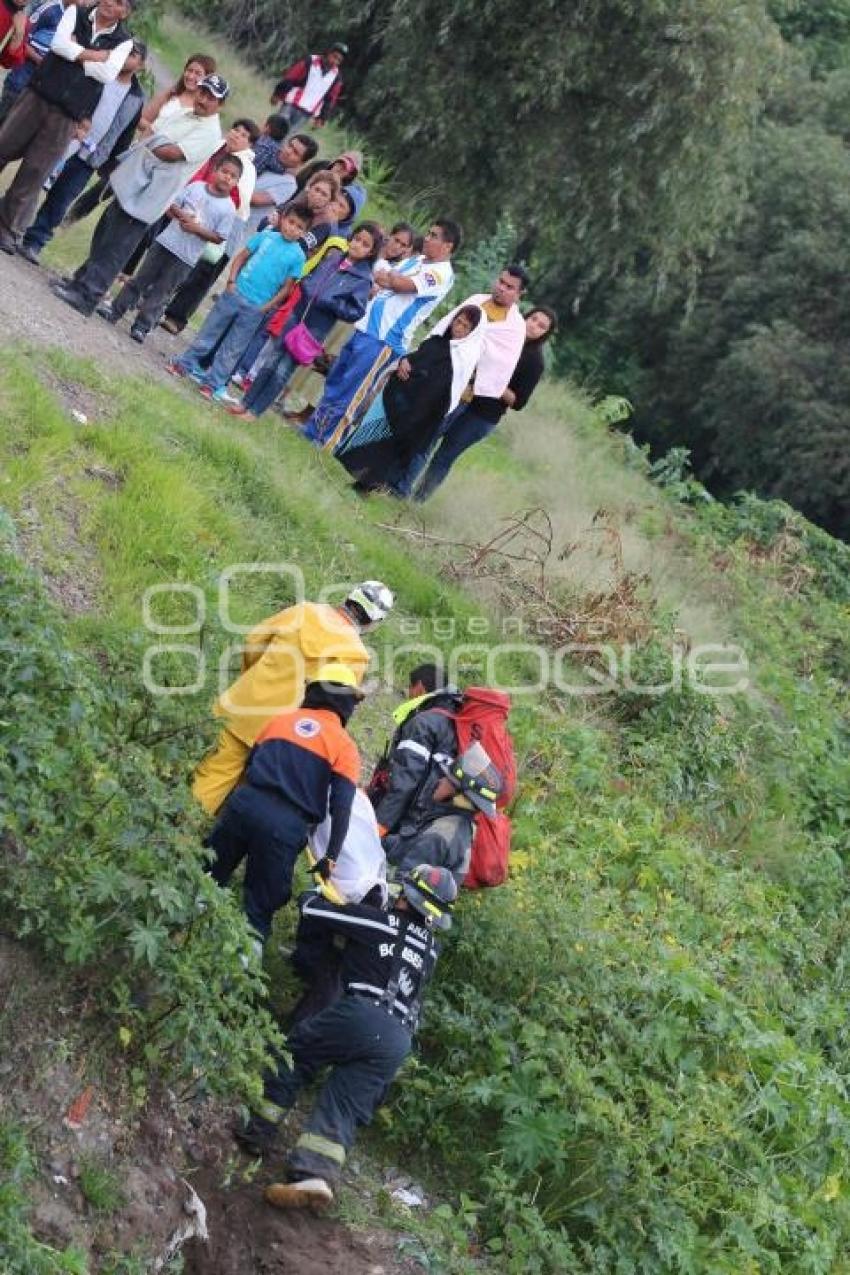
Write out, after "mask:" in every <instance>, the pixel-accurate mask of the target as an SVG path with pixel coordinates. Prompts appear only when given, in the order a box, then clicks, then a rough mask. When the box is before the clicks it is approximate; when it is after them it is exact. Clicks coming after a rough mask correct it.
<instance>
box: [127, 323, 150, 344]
mask: <svg viewBox="0 0 850 1275" xmlns="http://www.w3.org/2000/svg"><path fill="white" fill-rule="evenodd" d="M147 334H148V330H147V328H143V327H142V326H141V324H139V323H134V324H133V326H132V327H131V328H130V340H131V341H135V342H136V344H137V345H143V344H144V341H145V337H146V336H147Z"/></svg>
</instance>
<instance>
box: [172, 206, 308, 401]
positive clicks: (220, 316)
mask: <svg viewBox="0 0 850 1275" xmlns="http://www.w3.org/2000/svg"><path fill="white" fill-rule="evenodd" d="M311 221H312V215H311V213H310V211H309V209H307V208H306V207H303V206H302V207H299V206H297V205H295V204H290V206H289V207H288V208H287V210H286V212H285V214H284V215H283V216H282V217H281V219H280V224H279V226H278V228H277V229H276V230H264V231H262V232H261V233H260V234H256V235H252V236H251V238H250V239H249V240H248V242H247V243H246V245H245V247H244V248H242V249H241V250H240V251H239V252H238V253H237V254H236V256H235V257H234V259H233V261H232V262H231V265H230V272H229V276H228V280H227V287H226V289H225V291H224V293H223V294H222V296H220V297H219V299H218V301H216V303H215V305H214V306H213V308H212V310H210V312H209V314H208V315H207V317H206V320H205V321H204V325H203V327H202V328H201V330H200V332H199V333H198V335H197V337H196V338H195V340H194V341H193V342H192V344H191V345H190V346H189V348H188V350H186V351H185V353H184V354H182V355H181V356H180V358H179V359H176V360H175V361H174V362H173V363H167V364H166V369H165V370H166V371H167V372H170V373H171V375H172V376H191V377H192V378H193V379H195V380H196V381H198V383H199V385H200V390H201V393H202V394H203V395H204V397H205V398H209V399H213V398H215V397H216V396H219V397H220V396H221V395H223V393H224V392H225V391H226V389H227V383H228V381H229V380H230V378H231V376H232V375H233V373H234V371H235V370H236V367H237V366H238V364H239V360H240V359H241V358H242V355H243V354H244V352H245V348H246V346H247V345H248V343H249V342H250V340H251V338H252V337H253V336H254V334H255V332H256V331H257V329H258V328H259V327H260V325H261V324H262V323H263V322H264V321H265V316H266V315H267V314H268V313H269V312H270V311H271V310H274V309H276V308H277V306H279V305H280V304H281V303H282V302H283V301H285V299H286V298H287V296H288V295H289V293H290V292H291V291H292V289H293V287H294V286H295V281H296V280H297V279H298V278H299V277H300V275H301V271H302V270H303V268H304V262H305V260H306V258H305V256H304V252H303V250H302V249H301V247H300V246H299V244H298V240H299V239H300V237H301V236H302V235H303V234H304V231H305V230H308V229H309V227H310V223H311ZM213 350H216V354H215V357H214V359H213V361H212V363H211V364H210V366H209V368H207V369H206V370H204V369H203V368H202V367H201V364H200V360H201V359H203V358H204V357H205V356H206V355H207V354H210V353H211V352H212V351H213Z"/></svg>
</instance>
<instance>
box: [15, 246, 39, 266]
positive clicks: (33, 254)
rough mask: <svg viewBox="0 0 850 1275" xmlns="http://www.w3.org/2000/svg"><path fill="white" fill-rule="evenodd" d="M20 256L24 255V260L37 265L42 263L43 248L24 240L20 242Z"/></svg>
mask: <svg viewBox="0 0 850 1275" xmlns="http://www.w3.org/2000/svg"><path fill="white" fill-rule="evenodd" d="M18 256H19V257H23V259H24V261H28V262H29V263H30V265H32V266H37V265H39V264H40V262H39V257H40V256H41V249H40V248H36V246H35V244H31V243H27V242H26V241H24V242H23V243H19V244H18Z"/></svg>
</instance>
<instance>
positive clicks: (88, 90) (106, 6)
mask: <svg viewBox="0 0 850 1275" xmlns="http://www.w3.org/2000/svg"><path fill="white" fill-rule="evenodd" d="M134 4H135V0H98V3H97V4H96V5H95V6H94V7H93V8H92V9H86V8H84V7H83V6H82V5H77V4H70V5H68V7H67V9H66V10H65V12H64V14H63V15H62V18H61V20H60V22H59V26H58V27H57V28H56V33H55V35H54V37H53V41H52V43H51V46H50V52H49V53H48V54H47V56H46V57H45V59H44V61H43V62H42V63H41V65H40V66H39V67H38V69H37V70H36V72H35V74H34V76H33V78H32V82H31V84H30V86H29V88H26V89H24V91H23V93H21V95H20V97H19V98H18V100H17V102H16V103H15V104H14V106H13V107H12V109H11V110H10V112H9V114H8V115H7V116H6V119H5V120H4V122H3V124H2V127H0V169H2V168H3V167H4V166H5V165H6V164H8V163H10V162H11V161H12V160H16V159H19V160H21V165H20V167H19V169H18V171H17V173H16V174H15V177H14V179H13V181H12V184H11V185H10V186H9V189H8V190H7V191H6V193H5V195H4V196H3V199H2V202H0V248H1V249H2V250H3V251H4V252H8V253H13V252H15V251H16V250H17V242H18V238H19V236H20V234H21V231H22V230H23V229H24V227H26V226H28V225H29V223H30V222H31V221H32V218H33V214H34V212H35V207H36V204H37V202H38V197H39V194H40V192H41V187H42V184H43V183H44V179H45V178H46V177H47V175H48V173H49V172H50V171H51V169H52V168H53V166H54V164H55V163H56V162H57V160H59V159H61V157H62V154H63V153H64V151H65V148H66V147H67V145H68V143H69V142H70V141H71V139H72V137H73V136H74V132H75V130H76V129H77V127H78V125H79V123H80V121H81V120H90V119H91V117H92V115H93V114H94V112H95V110H96V108H97V105H98V102H99V100H100V95H101V93H102V91H103V86H104V84H110V83H112V81H113V80H116V79H117V78H118V74H119V72H120V71H121V69H122V67H123V66H124V63H125V62H126V60H127V58H128V57H129V55H130V52H131V50H132V48H133V40H132V36H131V35H130V32H129V31H128V30H127V28H126V27H125V26H124V22H125V20H126V19H127V17H128V16H129V14H130V12H131V10H132V9H133V6H134Z"/></svg>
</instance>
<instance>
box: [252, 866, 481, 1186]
mask: <svg viewBox="0 0 850 1275" xmlns="http://www.w3.org/2000/svg"><path fill="white" fill-rule="evenodd" d="M456 898H457V886H456V884H455V882H454V880H453V879H452V877H451V875H450V874H449V873H448V872H446V871H445V870H444V869H441V868H434V867H432V866H430V865H428V864H422V865H420V866H417V867H415V868H414V869H413V870H412V871H411V872H409V873H406V874H405V875H404V877H403V878H402V882H401V892H400V893H399V895H398V897H397V899H396V900H395V902H394V904H393V907H392V909H391V910H390V911H389V912H386V911H384V910H383V909H381V908H378V907H370V906H368V905H366V904H362V903H361V904H348V905H347V906H345V907H339V906H337V905H335V904H333V903H330V902H328V901H327V900H326V899H322V898H317V897H316V896H314V895H308V896H307V897H306V899H305V900H304V902H303V904H302V908H301V917H302V923H303V926H304V928H305V929H306V928H307V927H310V928H312V929H315V930H324V931H327V932H329V933H332V934H338V935H340V936H341V937H342V938H343V940H344V941H345V949H344V952H343V956H342V969H341V979H342V985H343V988H344V994H343V995H342V996H341V997H340V998H339V999H338V1000H337V1001H336V1002H335V1003H334V1004H332V1005H331V1006H329V1007H328V1008H327V1009H324V1010H322V1012H321V1013H319V1014H315V1015H313V1016H312V1017H310V1018H307V1019H304V1020H302V1021H300V1022H299V1023H298V1024H297V1025H296V1027H295V1028H294V1029H293V1031H292V1032H290V1034H289V1037H288V1039H287V1050H288V1052H289V1054H290V1056H291V1060H292V1061H291V1063H290V1062H288V1061H287V1060H286V1058H281V1060H280V1062H279V1064H278V1067H277V1070H276V1071H275V1072H270V1073H268V1074H267V1076H266V1079H265V1086H264V1099H263V1102H262V1104H261V1105H260V1107H259V1110H258V1111H257V1112H256V1114H254V1115H253V1116H252V1117H251V1118H250V1119H249V1120H248V1121H246V1123H245V1124H244V1125H242V1126H241V1127H239V1128H237V1129H236V1130H234V1134H235V1137H236V1139H237V1141H238V1142H239V1143H240V1145H241V1146H242V1147H243V1148H244V1149H245V1150H246V1151H248V1152H249V1153H250V1154H252V1155H257V1154H263V1153H264V1152H266V1151H269V1150H271V1149H272V1147H273V1146H274V1142H275V1138H276V1135H277V1130H278V1127H279V1125H280V1123H281V1121H282V1120H283V1119H284V1117H285V1116H286V1113H287V1112H288V1111H289V1110H290V1109H291V1108H292V1107H293V1106H294V1104H295V1102H296V1100H297V1098H298V1095H299V1093H300V1092H301V1090H302V1089H303V1088H304V1087H305V1086H306V1085H307V1084H309V1083H310V1081H312V1080H313V1079H314V1077H315V1076H316V1075H317V1073H318V1072H319V1071H320V1070H321V1069H322V1068H324V1067H328V1066H330V1068H331V1072H330V1074H329V1076H328V1077H327V1079H326V1080H325V1083H324V1085H323V1086H322V1089H321V1090H320V1092H319V1095H318V1097H317V1098H316V1101H315V1103H314V1105H313V1109H312V1111H311V1112H310V1115H309V1116H308V1118H307V1122H306V1124H305V1126H304V1130H303V1132H302V1133H301V1136H300V1137H299V1138H298V1141H297V1142H296V1144H295V1146H294V1147H293V1149H292V1151H291V1152H290V1154H289V1157H288V1161H287V1166H286V1167H287V1173H286V1180H285V1181H282V1182H275V1183H273V1184H272V1185H271V1186H269V1187H267V1188H266V1191H265V1198H266V1200H267V1201H268V1202H269V1204H272V1205H274V1206H275V1207H276V1208H304V1207H312V1208H314V1209H322V1208H326V1207H327V1206H328V1205H329V1204H331V1203H332V1202H333V1198H334V1193H333V1188H334V1186H335V1185H336V1183H337V1181H338V1179H339V1177H340V1175H341V1172H342V1169H343V1166H344V1164H345V1160H346V1156H347V1155H348V1153H349V1151H350V1150H351V1147H352V1146H353V1144H354V1139H355V1136H356V1133H357V1127H358V1125H368V1124H370V1123H371V1121H372V1118H373V1116H374V1114H375V1111H376V1110H377V1109H378V1107H379V1106H380V1105H381V1103H382V1102H383V1101H384V1099H385V1097H386V1093H387V1089H388V1087H389V1085H390V1084H391V1083H392V1081H393V1080H394V1079H395V1076H396V1074H397V1073H398V1070H399V1068H400V1067H401V1064H402V1063H403V1062H404V1060H405V1058H406V1057H407V1056H408V1054H409V1053H410V1050H411V1047H412V1041H413V1036H414V1033H415V1032H416V1029H417V1027H418V1025H419V1022H420V1019H421V1016H422V1001H423V997H424V993H425V989H426V987H427V985H428V983H429V982H430V980H431V978H432V977H433V974H434V969H435V967H436V964H437V960H438V957H439V953H440V948H439V945H438V943H437V941H436V937H435V934H436V933H438V932H439V933H445V932H446V931H447V930H448V929H449V928H450V926H451V910H452V907H453V905H454V903H455V900H456Z"/></svg>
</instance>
